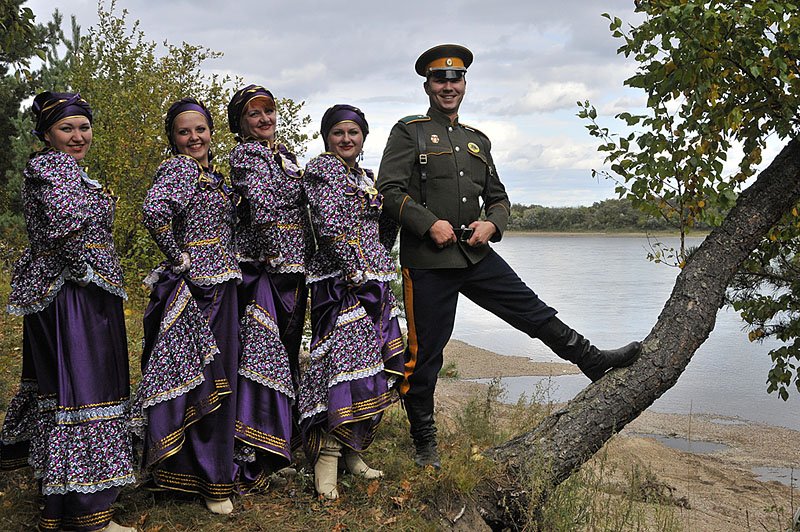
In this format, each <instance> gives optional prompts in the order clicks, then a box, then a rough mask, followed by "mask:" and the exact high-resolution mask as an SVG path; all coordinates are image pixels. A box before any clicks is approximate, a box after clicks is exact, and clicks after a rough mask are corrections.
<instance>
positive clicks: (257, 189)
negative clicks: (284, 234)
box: [230, 142, 283, 256]
mask: <svg viewBox="0 0 800 532" xmlns="http://www.w3.org/2000/svg"><path fill="white" fill-rule="evenodd" d="M230 165H231V183H232V184H233V188H234V189H235V190H236V192H237V193H238V194H239V195H240V196H241V197H242V200H243V201H245V202H246V203H247V208H248V210H249V218H250V226H251V227H252V228H253V229H254V231H255V233H256V234H257V235H258V236H259V248H260V249H261V250H262V251H263V253H264V254H265V255H268V256H272V255H278V254H279V253H278V252H277V246H278V244H277V238H276V234H275V231H276V227H275V223H276V221H277V217H278V215H277V210H278V206H277V204H276V197H277V196H276V194H275V193H274V187H275V186H276V183H277V180H278V179H279V175H280V173H282V171H283V170H282V169H281V167H280V165H279V164H278V163H277V161H276V160H275V155H274V154H273V153H272V150H271V149H270V148H269V147H268V146H265V145H263V144H260V143H258V142H245V143H242V144H239V145H237V146H236V147H235V148H234V149H233V151H232V152H231V155H230Z"/></svg>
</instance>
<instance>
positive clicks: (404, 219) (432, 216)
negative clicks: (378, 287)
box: [378, 108, 510, 269]
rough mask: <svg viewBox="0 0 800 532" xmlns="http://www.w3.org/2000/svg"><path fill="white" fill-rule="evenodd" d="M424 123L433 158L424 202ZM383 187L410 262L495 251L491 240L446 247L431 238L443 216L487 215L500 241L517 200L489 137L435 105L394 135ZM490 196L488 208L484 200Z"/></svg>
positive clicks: (432, 263)
mask: <svg viewBox="0 0 800 532" xmlns="http://www.w3.org/2000/svg"><path fill="white" fill-rule="evenodd" d="M417 128H421V129H422V131H421V132H422V135H423V139H424V142H425V155H426V156H427V161H428V162H427V164H426V168H427V180H426V186H425V189H426V193H425V196H426V198H425V199H426V202H427V207H426V206H423V205H422V198H421V186H420V183H421V178H420V168H421V167H420V162H419V150H418V146H419V142H418V138H417ZM378 189H379V190H380V192H381V194H383V198H384V200H383V209H384V212H385V213H387V214H388V215H389V216H391V217H392V218H394V219H395V220H397V221H398V222H399V223H400V226H401V230H400V264H401V265H402V266H404V267H408V268H425V269H437V268H466V267H467V266H468V265H470V264H475V263H477V262H478V261H480V260H481V259H483V258H484V257H485V256H486V255H487V254H488V253H489V246H488V245H484V246H478V247H471V246H469V245H467V244H466V243H462V242H459V243H457V244H456V245H453V246H448V247H446V248H443V249H439V248H438V247H437V246H436V244H434V242H433V240H431V238H430V237H429V236H428V229H430V227H431V226H432V225H433V224H434V222H436V221H437V220H440V219H441V220H447V221H448V222H450V225H452V226H453V227H454V228H458V227H461V226H462V225H463V226H469V224H471V223H472V222H474V221H475V220H478V219H480V216H481V210H482V208H483V211H484V212H485V215H486V220H489V221H490V222H492V223H494V225H495V226H496V227H497V232H495V234H494V236H493V237H492V241H493V242H497V241H499V240H500V239H501V238H502V235H503V231H504V230H505V228H506V224H507V223H508V217H509V212H510V203H509V201H508V195H507V194H506V190H505V187H504V186H503V184H502V183H501V182H500V179H499V177H498V176H497V172H496V171H495V168H494V163H493V162H492V155H491V143H490V142H489V139H488V138H487V137H486V135H484V134H483V133H481V132H480V131H478V130H477V129H473V128H471V127H469V126H465V125H463V124H459V123H458V119H457V118H456V120H455V121H454V122H453V123H450V119H449V118H448V117H447V115H445V114H443V113H441V112H439V111H437V110H435V109H432V108H431V109H428V114H427V115H416V116H409V117H406V118H403V119H401V120H400V121H399V122H398V123H397V124H395V126H394V128H392V131H391V133H390V134H389V140H388V141H387V143H386V149H385V150H384V152H383V159H382V160H381V166H380V171H379V172H378ZM481 200H482V201H483V206H482V205H481Z"/></svg>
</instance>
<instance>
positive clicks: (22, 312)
mask: <svg viewBox="0 0 800 532" xmlns="http://www.w3.org/2000/svg"><path fill="white" fill-rule="evenodd" d="M86 268H87V272H86V275H84V277H83V279H77V281H82V282H90V283H94V284H95V285H97V286H99V287H100V288H102V289H103V290H105V291H106V292H108V293H110V294H113V295H115V296H117V297H121V298H122V299H128V294H126V293H125V290H124V289H123V288H122V287H121V286H116V285H113V284H111V283H109V282H108V281H106V280H105V279H104V278H103V277H101V276H100V275H98V274H97V273H96V272H95V271H94V269H92V267H91V266H89V265H87V266H86ZM74 280H76V279H74V278H73V277H72V276H71V275H70V274H69V270H68V269H67V268H64V270H63V271H62V272H61V275H59V276H58V278H57V279H56V280H55V281H53V284H52V285H50V288H49V289H48V291H47V294H46V295H45V296H44V297H43V298H41V299H39V300H38V301H37V302H36V303H34V304H32V305H24V306H18V305H12V304H9V305H8V306H7V307H6V311H7V312H8V313H9V314H11V315H13V316H26V315H28V314H36V313H37V312H39V311H42V310H44V309H46V308H47V307H48V306H50V303H52V302H53V300H54V299H55V298H56V296H57V295H58V293H59V292H60V291H61V289H62V288H63V287H64V283H65V282H66V281H74Z"/></svg>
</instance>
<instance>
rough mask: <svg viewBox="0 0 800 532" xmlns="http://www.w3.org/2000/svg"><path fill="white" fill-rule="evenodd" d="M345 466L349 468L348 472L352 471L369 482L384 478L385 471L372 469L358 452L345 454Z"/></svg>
mask: <svg viewBox="0 0 800 532" xmlns="http://www.w3.org/2000/svg"><path fill="white" fill-rule="evenodd" d="M344 465H345V466H347V470H348V471H350V473H352V474H354V475H357V476H359V477H364V478H366V479H368V480H372V479H374V478H382V477H383V471H381V470H380V469H372V468H371V467H370V466H368V465H367V464H366V462H364V459H363V458H361V453H357V452H356V451H349V452H346V453H345V454H344Z"/></svg>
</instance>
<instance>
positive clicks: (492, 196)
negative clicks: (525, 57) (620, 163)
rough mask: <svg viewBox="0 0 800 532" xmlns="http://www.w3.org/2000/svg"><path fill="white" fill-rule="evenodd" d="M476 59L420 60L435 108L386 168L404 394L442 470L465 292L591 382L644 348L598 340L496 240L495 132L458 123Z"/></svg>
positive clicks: (404, 124) (426, 457)
mask: <svg viewBox="0 0 800 532" xmlns="http://www.w3.org/2000/svg"><path fill="white" fill-rule="evenodd" d="M471 63H472V52H470V51H469V50H468V49H466V48H464V47H463V46H459V45H455V44H444V45H439V46H435V47H433V48H431V49H430V50H428V51H426V52H425V53H423V54H422V55H421V56H420V57H419V59H417V62H416V65H415V68H416V71H417V73H418V74H419V75H420V76H422V77H424V78H425V82H424V84H423V87H424V89H425V93H426V94H427V95H428V98H429V100H430V108H429V109H428V113H427V114H426V115H417V116H409V117H406V118H403V119H401V120H400V121H399V122H398V123H397V124H395V126H394V128H393V129H392V131H391V134H390V135H389V140H388V142H387V144H386V149H385V150H384V153H383V160H382V161H381V166H380V172H379V175H378V188H379V189H380V192H381V193H382V194H383V196H384V212H385V213H386V214H388V215H389V216H390V217H392V218H394V219H395V220H397V221H398V222H399V223H400V226H401V232H400V264H401V266H402V268H403V292H404V299H405V308H406V317H407V321H408V347H407V348H406V353H405V356H406V358H405V360H406V363H405V379H404V381H403V383H402V385H401V387H400V393H401V395H402V397H403V403H404V405H405V408H406V413H407V415H408V420H409V422H410V425H411V436H412V438H413V440H414V446H415V449H416V456H415V461H416V463H417V464H418V465H420V466H426V465H432V466H434V467H436V468H438V467H440V461H439V455H438V451H437V448H436V426H435V424H434V419H433V406H434V405H433V393H434V390H435V388H436V379H437V376H438V374H439V370H440V369H441V367H442V351H443V349H444V346H445V345H446V344H447V342H448V340H449V339H450V335H451V333H452V331H453V324H454V322H455V314H456V303H457V301H458V294H459V293H462V294H464V295H465V296H466V297H468V298H469V299H470V300H472V301H474V302H475V303H476V304H478V305H480V306H481V307H483V308H485V309H486V310H488V311H490V312H492V313H493V314H495V315H497V316H499V317H500V318H502V319H503V320H505V321H506V322H508V323H509V324H511V325H512V326H514V327H515V328H517V329H519V330H521V331H523V332H525V333H527V334H528V335H530V336H531V337H535V338H539V339H540V340H542V341H543V342H544V343H545V344H546V345H547V346H548V347H550V348H551V349H552V350H553V351H554V352H555V353H556V354H558V355H559V356H560V357H562V358H564V359H566V360H569V361H570V362H573V363H575V364H577V365H578V367H579V368H580V369H581V370H582V371H583V373H585V374H586V375H587V376H588V377H589V378H591V379H592V380H593V381H596V380H598V379H599V378H601V377H602V376H603V375H604V374H605V372H606V371H608V370H609V369H611V368H616V367H622V366H627V365H630V364H631V363H633V361H634V359H635V358H636V356H637V354H638V353H639V350H640V349H641V344H640V343H639V342H632V343H630V344H628V345H626V346H625V347H622V348H620V349H617V350H613V351H601V350H599V349H597V348H596V347H594V346H593V345H592V344H591V343H590V342H589V341H588V340H586V339H585V338H584V337H583V336H581V335H580V334H578V333H577V332H576V331H574V330H572V329H571V328H569V327H568V326H567V325H565V324H564V323H563V322H561V320H559V319H558V318H557V317H556V310H555V309H553V308H551V307H549V306H547V305H546V304H545V303H544V302H542V301H541V300H540V299H539V297H538V296H537V295H536V294H535V293H534V292H533V291H532V290H531V289H530V288H528V287H527V286H526V285H525V283H523V282H522V280H521V279H520V278H519V277H518V276H517V274H516V273H515V272H514V271H513V270H512V269H511V267H510V266H509V265H508V264H507V263H506V262H505V261H504V260H503V259H502V258H501V257H500V256H499V255H498V254H497V253H495V252H494V251H493V250H492V248H491V247H489V245H488V243H489V242H497V241H499V240H500V239H501V238H502V236H503V231H504V230H505V227H506V224H507V223H508V218H509V214H510V203H509V201H508V196H507V195H506V191H505V187H503V184H502V183H501V182H500V179H499V177H498V176H497V171H496V170H495V167H494V163H493V161H492V155H491V148H492V145H491V142H489V139H488V137H486V135H484V134H483V133H481V132H480V131H478V130H477V129H475V128H472V127H469V126H466V125H464V124H462V123H460V122H459V121H458V109H459V107H460V105H461V101H462V99H463V98H464V93H465V89H466V84H467V82H466V78H465V75H466V72H467V68H468V67H469V66H470V64H471ZM481 213H483V218H481Z"/></svg>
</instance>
